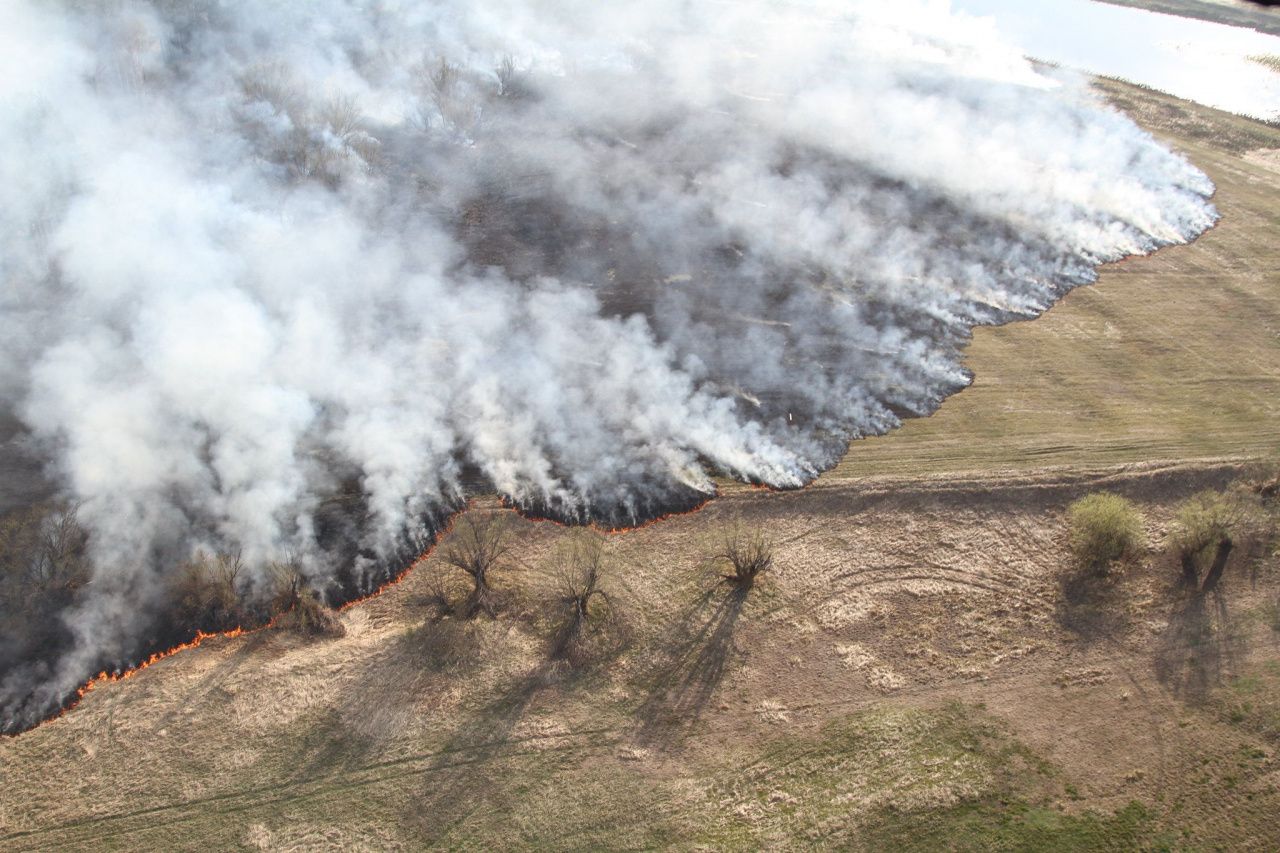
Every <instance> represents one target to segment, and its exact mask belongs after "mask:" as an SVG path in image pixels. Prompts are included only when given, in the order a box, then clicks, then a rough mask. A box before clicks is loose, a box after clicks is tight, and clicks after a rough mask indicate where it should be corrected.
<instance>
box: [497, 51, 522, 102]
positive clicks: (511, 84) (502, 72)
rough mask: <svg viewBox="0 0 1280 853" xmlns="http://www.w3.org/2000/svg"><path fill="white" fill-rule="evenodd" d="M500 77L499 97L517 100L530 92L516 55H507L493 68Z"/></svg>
mask: <svg viewBox="0 0 1280 853" xmlns="http://www.w3.org/2000/svg"><path fill="white" fill-rule="evenodd" d="M493 75H494V76H495V77H497V78H498V97H499V98H502V99H504V100H508V101H517V100H520V99H521V98H523V97H525V96H526V95H528V94H529V89H528V87H527V86H526V85H525V82H524V74H523V73H522V72H521V71H520V69H519V68H518V67H517V66H516V60H515V57H513V56H511V55H507V56H504V57H502V60H501V61H500V62H499V63H498V65H497V66H496V67H495V68H494V69H493Z"/></svg>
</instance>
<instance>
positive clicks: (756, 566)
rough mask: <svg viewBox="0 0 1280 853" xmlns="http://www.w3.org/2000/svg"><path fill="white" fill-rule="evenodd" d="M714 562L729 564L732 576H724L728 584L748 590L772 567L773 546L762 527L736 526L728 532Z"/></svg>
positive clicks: (738, 524)
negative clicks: (761, 574) (762, 573)
mask: <svg viewBox="0 0 1280 853" xmlns="http://www.w3.org/2000/svg"><path fill="white" fill-rule="evenodd" d="M712 559H713V560H714V561H715V562H717V563H727V564H728V566H729V568H730V570H731V572H732V573H731V574H727V575H724V576H723V577H724V579H725V580H726V581H728V582H729V583H732V584H734V585H736V586H737V587H738V588H739V589H742V590H748V589H750V588H751V587H752V586H753V585H754V584H755V582H756V578H757V577H758V576H759V575H760V573H761V572H764V571H766V570H768V568H769V567H770V566H771V565H773V543H772V542H771V541H770V540H769V537H768V536H766V535H765V533H764V531H762V530H760V529H759V528H756V527H753V528H746V527H744V526H743V525H742V524H741V523H735V524H734V525H733V526H732V527H730V528H728V529H727V530H725V532H724V539H723V542H722V544H721V547H720V551H719V552H718V553H716V555H715V556H714V557H713V558H712Z"/></svg>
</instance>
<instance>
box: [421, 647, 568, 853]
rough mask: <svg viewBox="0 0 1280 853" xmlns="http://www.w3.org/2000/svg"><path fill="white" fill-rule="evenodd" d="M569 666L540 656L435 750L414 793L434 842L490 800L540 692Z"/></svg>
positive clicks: (497, 790) (506, 772) (423, 829)
mask: <svg viewBox="0 0 1280 853" xmlns="http://www.w3.org/2000/svg"><path fill="white" fill-rule="evenodd" d="M566 669H567V666H566V665H565V664H564V663H563V662H562V661H551V660H548V661H542V662H541V663H539V664H538V666H537V667H536V668H534V669H533V670H532V671H531V672H528V673H526V674H524V675H523V676H521V677H519V678H518V679H516V680H515V682H514V683H512V684H511V685H510V686H509V687H508V688H507V689H506V690H503V691H502V692H501V693H500V695H499V696H498V697H497V698H496V699H494V700H493V701H492V702H490V703H489V704H487V705H485V706H483V707H482V708H480V709H477V710H476V711H475V712H474V713H472V714H470V715H469V716H468V718H467V720H466V721H465V722H464V723H463V724H462V725H460V726H459V728H458V729H457V731H455V732H454V734H453V735H452V736H451V737H450V738H449V739H448V740H447V741H445V743H444V744H443V745H442V746H441V747H440V748H439V749H437V750H436V751H435V753H434V757H433V759H432V761H431V762H430V764H429V765H428V770H427V777H426V778H427V784H426V785H424V786H423V787H422V789H421V790H420V791H419V792H418V793H417V794H416V795H415V796H414V798H413V805H414V811H415V812H416V813H417V815H418V818H417V822H418V826H419V830H420V831H421V832H422V834H423V835H424V836H425V837H426V839H427V840H428V841H429V843H430V844H432V845H435V844H443V843H445V840H446V838H447V836H448V834H449V833H450V831H452V830H453V828H454V827H456V826H458V825H460V824H462V823H463V822H465V821H466V820H467V818H468V817H469V816H470V815H471V814H472V813H474V812H475V811H476V810H477V809H481V808H483V807H486V806H487V805H492V802H493V799H494V797H495V795H497V794H500V792H501V791H502V790H503V789H504V780H505V779H506V777H507V776H509V775H510V768H509V767H508V766H507V765H508V762H504V761H503V760H502V759H503V758H514V757H515V756H513V755H512V752H511V751H512V747H513V746H516V745H517V744H518V743H519V740H520V739H518V738H513V737H512V735H513V732H514V731H515V729H516V727H517V726H518V725H519V723H520V720H521V719H523V717H524V716H525V714H526V712H527V711H528V710H529V708H530V706H531V705H532V704H533V703H534V701H535V700H536V699H537V697H538V695H539V694H540V693H541V692H542V691H543V690H544V689H546V688H548V687H550V686H552V685H553V684H556V683H558V682H559V681H560V679H561V677H562V676H563V674H564V671H565V670H566Z"/></svg>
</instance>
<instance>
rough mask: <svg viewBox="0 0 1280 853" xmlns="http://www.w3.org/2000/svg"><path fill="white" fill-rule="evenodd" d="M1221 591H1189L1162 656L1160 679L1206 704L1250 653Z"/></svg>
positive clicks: (1166, 637)
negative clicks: (1210, 693)
mask: <svg viewBox="0 0 1280 853" xmlns="http://www.w3.org/2000/svg"><path fill="white" fill-rule="evenodd" d="M1237 628H1238V626H1237V625H1236V624H1235V620H1234V619H1233V618H1232V616H1231V613H1230V610H1229V609H1228V607H1227V597H1226V595H1225V594H1224V593H1223V591H1222V588H1221V587H1220V586H1215V587H1214V588H1213V589H1211V590H1208V591H1205V590H1203V589H1194V588H1192V589H1185V590H1184V593H1183V596H1182V599H1181V601H1179V602H1178V604H1177V606H1176V607H1175V609H1174V611H1173V613H1172V615H1171V616H1170V617H1169V626H1168V628H1166V629H1165V631H1164V634H1163V635H1162V636H1161V640H1160V646H1159V648H1158V649H1157V651H1156V665H1155V669H1156V677H1157V678H1158V679H1159V680H1160V683H1161V684H1163V685H1164V686H1165V687H1167V688H1168V689H1169V690H1171V691H1172V692H1173V693H1174V695H1176V696H1179V697H1181V698H1183V699H1185V700H1187V701H1190V702H1202V701H1204V700H1205V699H1206V698H1208V695H1209V692H1210V691H1211V690H1212V689H1213V688H1214V687H1216V686H1217V685H1219V684H1221V683H1222V680H1223V676H1224V674H1227V673H1230V672H1231V670H1232V669H1233V667H1234V665H1235V662H1236V661H1237V660H1239V659H1240V657H1241V655H1243V654H1244V653H1245V652H1246V651H1247V646H1246V643H1245V636H1244V633H1243V632H1242V631H1239V630H1237Z"/></svg>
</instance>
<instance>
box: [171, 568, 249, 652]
mask: <svg viewBox="0 0 1280 853" xmlns="http://www.w3.org/2000/svg"><path fill="white" fill-rule="evenodd" d="M243 570H244V563H243V562H242V561H241V560H240V555H239V554H238V553H223V554H215V555H209V554H207V553H201V554H199V555H197V556H196V557H195V558H193V559H192V560H190V561H189V562H187V563H186V564H185V565H184V566H183V567H182V568H181V570H180V571H179V572H178V573H177V575H176V576H175V577H174V579H173V580H172V581H171V582H170V595H171V596H172V600H173V616H172V619H173V624H174V628H175V629H176V630H177V631H178V632H180V633H186V634H194V633H195V632H196V631H208V632H212V631H229V630H231V629H233V628H240V627H243V626H244V625H245V624H246V623H247V622H248V621H250V620H249V619H248V614H247V613H246V612H245V608H244V606H243V601H242V598H241V592H242V590H241V589H240V584H241V575H242V573H243Z"/></svg>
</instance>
